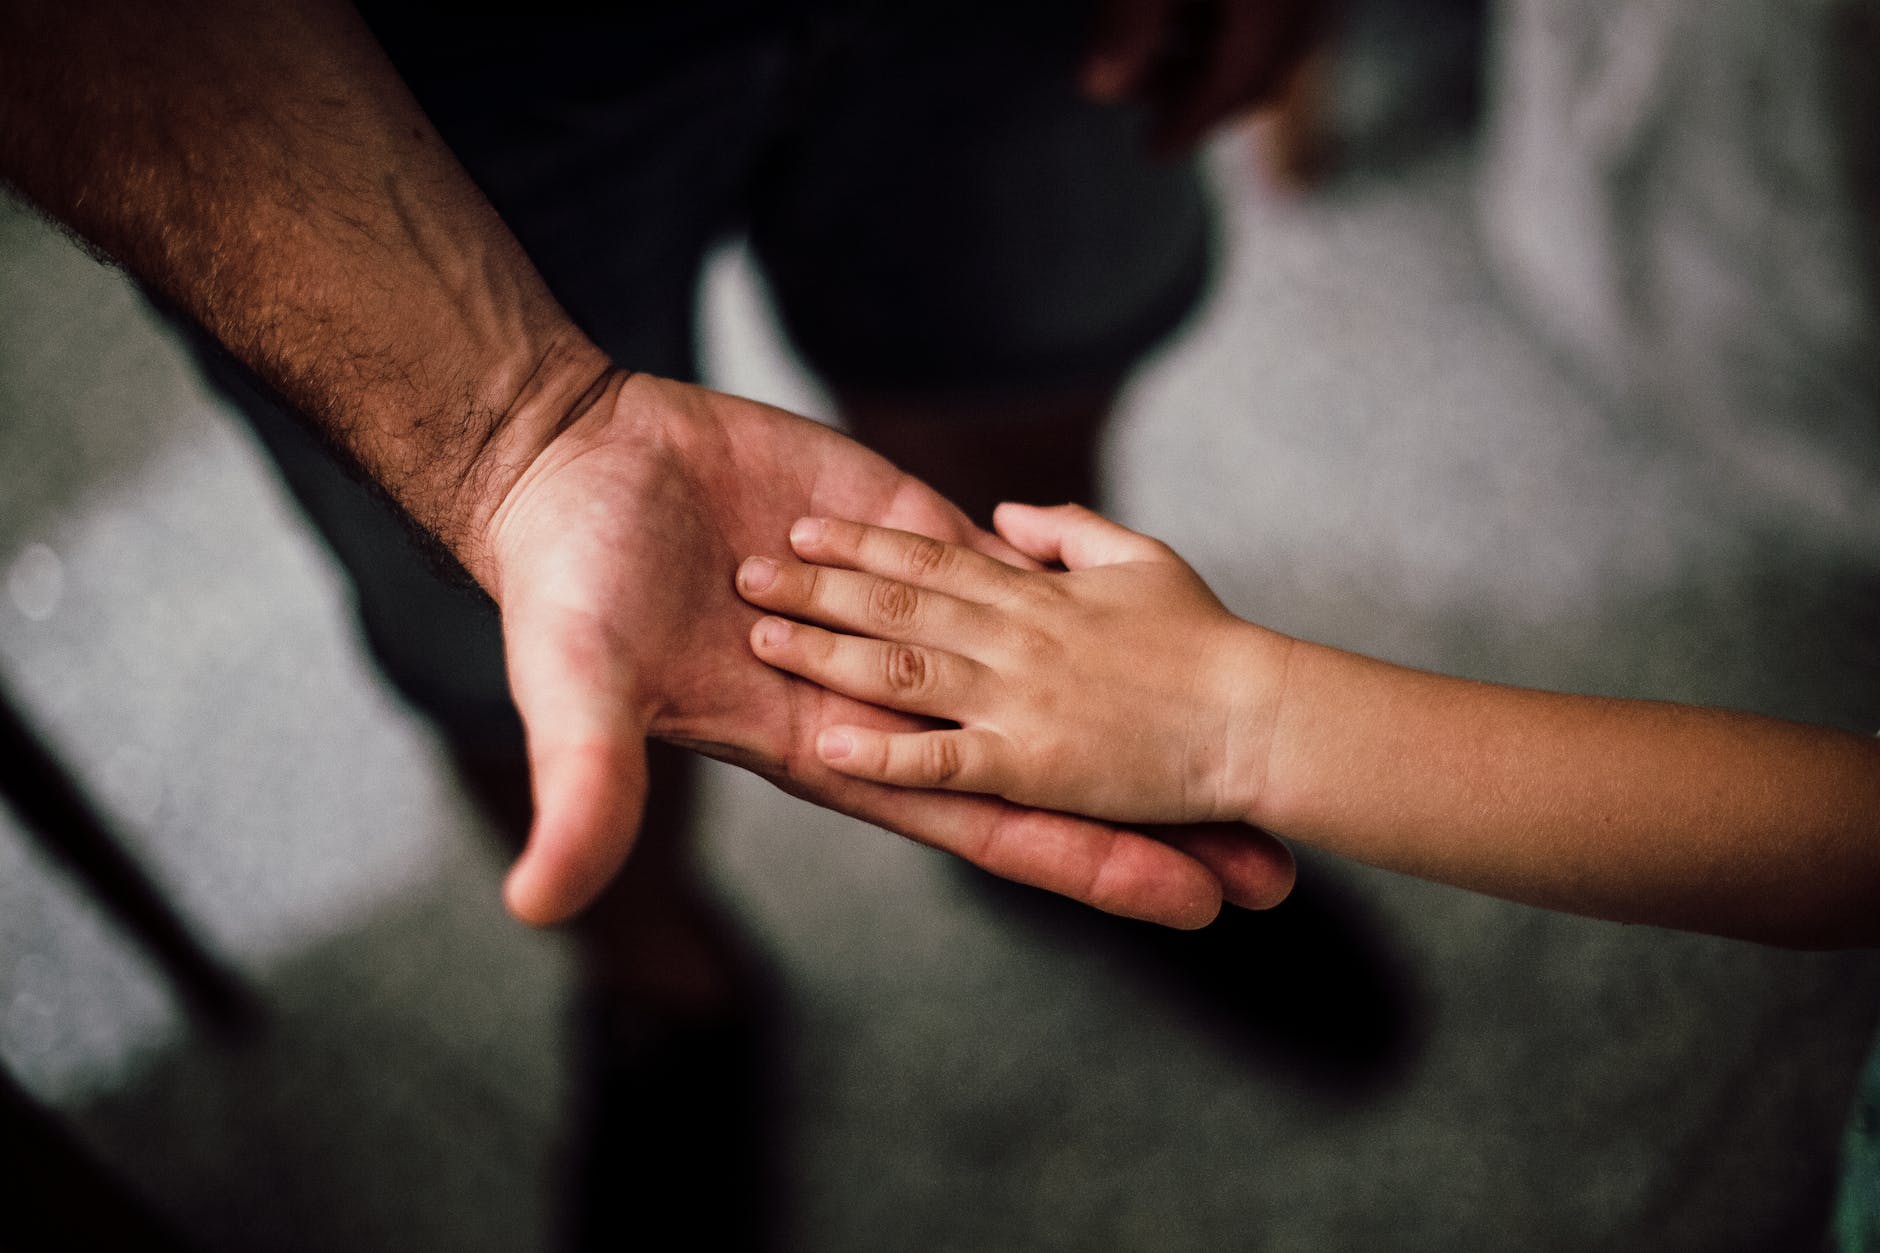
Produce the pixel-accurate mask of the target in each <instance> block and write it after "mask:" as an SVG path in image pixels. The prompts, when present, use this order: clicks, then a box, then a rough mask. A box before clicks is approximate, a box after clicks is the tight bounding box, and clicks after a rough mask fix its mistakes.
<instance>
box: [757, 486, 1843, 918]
mask: <svg viewBox="0 0 1880 1253" xmlns="http://www.w3.org/2000/svg"><path fill="white" fill-rule="evenodd" d="M995 525H996V527H997V529H998V531H999V533H1000V534H1001V535H1002V536H1004V538H1005V539H1007V540H1008V541H1010V542H1011V543H1012V545H1013V546H1014V547H1016V548H1017V549H1019V550H1020V551H1021V552H1024V553H1026V554H1027V555H1028V556H1030V557H1032V558H1034V559H1036V560H1038V561H1040V562H1056V563H1061V565H1062V566H1063V567H1065V569H1064V570H1063V571H1062V572H1055V573H1053V572H1046V571H1023V570H1017V569H1013V568H1010V567H1008V566H1004V565H1002V564H1000V563H998V562H994V561H990V560H987V559H985V558H984V557H982V556H979V555H977V554H974V553H972V552H970V551H968V550H965V549H962V548H958V547H950V546H947V545H944V544H938V543H934V542H933V541H931V540H928V539H924V538H921V537H918V536H913V535H908V534H901V533H895V532H891V531H883V530H880V529H877V528H874V527H869V526H863V525H859V524H856V523H853V522H846V521H837V520H832V519H825V518H814V519H805V520H804V521H802V522H800V523H799V524H798V525H797V526H796V527H794V528H793V529H792V531H791V541H792V545H793V548H794V550H795V553H796V555H797V557H798V558H799V559H800V560H799V561H796V562H776V561H766V560H749V561H746V562H745V564H744V566H743V568H742V569H741V571H740V577H739V587H740V590H741V591H742V593H743V594H744V596H745V597H746V598H747V599H748V600H750V601H751V602H752V603H753V604H756V605H758V606H760V607H762V608H765V609H768V610H770V611H772V613H773V615H775V616H773V617H770V618H766V619H764V620H762V621H760V622H759V623H758V624H757V625H756V626H755V627H754V628H753V630H752V633H751V647H752V649H753V651H754V652H755V653H756V654H757V655H758V656H760V657H762V658H763V659H764V660H765V661H767V662H769V663H770V664H771V665H773V666H777V667H779V668H781V669H784V670H787V671H789V672H790V673H793V674H797V675H801V676H802V677H804V678H808V679H813V680H816V681H817V682H819V683H823V684H825V685H827V686H828V687H830V688H831V689H833V690H836V691H840V692H843V693H846V694H848V695H851V696H854V697H857V698H859V699H862V700H867V701H871V702H874V703H876V704H879V705H884V706H887V707H889V708H893V709H902V710H908V711H910V712H917V713H920V714H923V715H925V716H927V717H930V718H936V719H946V720H951V721H954V722H957V723H958V724H959V725H958V727H957V728H945V727H941V728H937V729H929V730H924V731H918V732H907V731H902V732H887V731H883V730H882V729H881V728H879V727H874V726H855V727H848V726H841V727H831V728H829V729H827V730H825V731H823V732H822V733H821V735H820V736H819V737H818V739H817V741H816V748H817V751H818V752H819V753H820V754H821V756H822V758H823V760H824V761H825V762H827V763H828V764H829V765H830V766H831V767H833V768H834V769H837V770H841V771H844V772H847V773H851V774H853V775H855V776H857V777H859V778H867V779H872V780H878V781H883V782H892V783H899V784H904V785H907V786H918V787H934V788H946V789H962V790H967V791H984V792H991V793H996V794H998V795H1002V796H1006V797H1010V798H1014V799H1019V800H1023V801H1025V802H1027V803H1030V804H1036V805H1041V806H1047V807H1052V808H1059V809H1071V810H1075V811H1077V812H1081V813H1088V814H1092V815H1099V816H1105V817H1111V818H1122V819H1127V820H1129V821H1138V822H1154V821H1162V822H1180V821H1188V820H1193V819H1215V820H1218V819H1222V818H1226V817H1230V816H1233V817H1239V818H1241V819H1242V820H1244V821H1245V822H1246V823H1248V824H1251V825H1249V826H1247V827H1243V828H1241V829H1242V830H1243V831H1245V832H1248V833H1249V838H1252V833H1253V831H1254V828H1255V827H1256V826H1257V827H1259V828H1263V829H1265V830H1268V831H1272V832H1274V833H1276V834H1278V835H1280V836H1283V837H1285V838H1288V839H1293V840H1300V841H1304V842H1307V843H1310V844H1314V845H1317V846H1320V847H1322V848H1325V849H1327V850H1330V851H1333V852H1337V853H1340V854H1343V855H1345V856H1349V857H1352V858H1355V859H1358V860H1361V861H1365V862H1369V863H1371V864H1373V865H1377V866H1382V867H1385V868H1387V869H1392V870H1397V871H1401V872H1403V873H1407V874H1414V875H1418V876H1420V877H1424V878H1429V879H1434V880H1437V881H1440V882H1445V883H1451V884H1455V885H1458V886H1462V887H1467V888H1472V889H1474V890H1477V891H1482V892H1487V893H1491V894H1494V895H1497V896H1502V897H1506V898H1508V899H1511V900H1517V901H1523V902H1527V903H1530V904H1535V905H1541V906H1545V907H1548V908H1553V909H1560V910H1567V911H1570V912H1575V913H1582V914H1589V915H1593V916H1596V917H1602V918H1610V919H1614V920H1617V921H1624V922H1648V923H1655V924H1659V925H1664V926H1674V927H1681V928H1685V929H1689V930H1698V931H1708V932H1714V933H1718V934H1723V935H1730V936H1737V937H1741V938H1747V939H1754V940H1761V941H1766V942H1773V943H1781V944H1790V945H1797V946H1804V947H1836V946H1850V945H1872V944H1875V943H1880V743H1876V742H1875V741H1874V740H1871V739H1866V738H1863V737H1859V736H1854V735H1849V734H1847V733H1845V732H1840V731H1833V730H1828V729H1825V728H1820V727H1811V726H1803V725H1800V724H1796V723H1791V722H1784V721H1780V720H1777V719H1773V718H1763V717H1758V716H1754V715H1750V714H1741V713H1733V712H1728V711H1723V710H1716V709H1703V708H1696V707H1692V706H1681V705H1671V704H1663V703H1658V702H1651V701H1623V700H1608V699H1597V698H1592V697H1582V696H1571V695H1562V694H1557V693H1549V692H1536V691H1529V690H1526V689H1520V688H1513V687H1504V686H1498V685H1493V684H1486V683H1475V682H1470V681H1468V680H1463V679H1454V678H1448V677H1445V676H1441V675H1433V674H1427V673H1423V672H1420V671H1414V670H1409V669H1406V668H1404V667H1400V666H1393V665H1389V664H1387V663H1384V662H1381V661H1376V660H1373V659H1371V658H1367V657H1361V656H1357V655H1355V654H1351V653H1344V652H1340V651H1338V650H1336V649H1330V648H1324V647H1321V646H1318V645H1315V644H1310V643H1307V642H1304V641H1297V640H1291V639H1288V638H1287V637H1284V636H1281V635H1278V634H1276V633H1274V632H1271V631H1267V630H1264V629H1263V628H1260V627H1258V626H1255V625H1253V624H1251V623H1247V622H1243V621H1241V620H1239V619H1237V618H1235V617H1234V616H1233V615H1232V614H1230V613H1229V612H1228V611H1227V610H1226V609H1225V608H1223V607H1222V606H1221V604H1220V602H1219V601H1218V600H1216V599H1215V598H1214V596H1213V594H1212V593H1210V592H1209V591H1208V589H1207V588H1206V586H1205V585H1204V584H1203V583H1202V582H1201V580H1200V579H1199V578H1198V577H1197V576H1196V575H1195V574H1194V572H1193V571H1192V570H1190V569H1189V568H1188V567H1187V566H1186V565H1185V564H1184V563H1183V562H1182V561H1181V560H1180V559H1179V558H1178V557H1176V556H1175V554H1174V553H1172V552H1171V551H1169V550H1168V549H1167V548H1166V547H1165V546H1163V545H1162V544H1159V543H1157V542H1156V541H1154V540H1151V539H1148V538H1147V537H1145V536H1141V535H1137V534H1136V533H1134V532H1132V531H1129V530H1127V529H1125V528H1123V527H1120V526H1118V525H1116V524H1115V523H1113V522H1109V521H1106V520H1105V519H1103V518H1100V517H1098V516H1096V515H1095V514H1092V513H1090V512H1089V511H1088V510H1085V509H1082V508H1080V507H1077V506H1063V507H1060V508H1056V509H1038V508H1033V507H1030V506H1022V505H1002V506H1000V508H999V510H998V512H997V513H996V515H995Z"/></svg>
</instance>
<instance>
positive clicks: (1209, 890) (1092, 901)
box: [777, 763, 1221, 930]
mask: <svg viewBox="0 0 1880 1253" xmlns="http://www.w3.org/2000/svg"><path fill="white" fill-rule="evenodd" d="M818 765H820V763H818ZM821 771H822V773H821V775H820V777H819V776H817V775H814V774H809V775H803V776H799V777H796V778H789V779H779V780H777V782H778V784H779V786H782V787H784V788H785V789H786V790H788V791H791V792H794V793H796V794H797V795H800V796H804V797H805V798H807V799H809V800H813V801H815V802H816V803H817V804H820V805H826V806H829V807H831V808H834V809H838V810H840V811H842V812H843V813H846V814H850V815H852V816H854V817H857V818H861V819H863V820H864V821H867V822H872V823H874V824H876V825H877V826H880V827H884V828H886V829H887V830H889V831H893V832H896V833H897V834H900V835H903V836H906V837H907V838H909V839H912V840H915V841H918V842H919V843H922V844H926V845H928V846H930V847H933V848H938V849H942V850H944V851H946V852H949V853H953V854H955V855H957V856H960V857H963V858H965V859H966V860H967V861H970V862H972V863H973V864H974V865H976V866H979V867H980V868H981V869H983V870H987V871H990V872H991V873H993V874H996V875H999V876H1001V877H1002V878H1006V879H1011V880H1013V881H1014V882H1017V883H1025V884H1029V885H1031V886H1032V887H1038V888H1043V889H1045V890H1046V891H1049V892H1056V893H1058V894H1059V895H1062V896H1068V897H1070V898H1071V899H1072V900H1077V901H1081V902H1083V903H1084V904H1086V905H1091V906H1094V907H1095V908H1097V909H1101V910H1103V911H1104V912H1106V913H1112V914H1120V915H1122V916H1124V917H1127V918H1140V919H1143V920H1144V921H1147V922H1156V923H1161V924H1162V925H1164V926H1170V927H1179V928H1182V929H1184V930H1192V929H1193V928H1196V927H1204V926H1206V925H1207V924H1208V923H1210V922H1212V921H1213V920H1214V918H1215V915H1217V914H1218V913H1220V909H1221V885H1220V882H1219V881H1218V880H1217V879H1216V878H1215V876H1214V873H1213V872H1212V871H1211V870H1209V869H1208V868H1207V867H1206V866H1204V865H1202V864H1201V863H1200V862H1199V861H1197V860H1195V859H1194V858H1193V857H1191V856H1189V855H1188V854H1187V853H1184V852H1182V851H1181V850H1179V849H1177V848H1175V847H1173V846H1172V845H1169V844H1166V843H1164V842H1162V841H1161V840H1157V839H1151V838H1150V837H1148V836H1146V835H1143V834H1142V833H1141V832H1137V831H1128V830H1122V829H1119V828H1116V827H1112V826H1109V825H1108V824H1106V823H1100V822H1094V821H1092V820H1090V819H1087V818H1078V817H1073V816H1071V815H1069V814H1060V813H1053V812H1050V811H1048V810H1041V809H1027V808H1024V807H1022V806H1018V805H1013V804H1010V803H1009V802H1007V801H1002V800H999V799H998V798H996V797H992V796H975V795H969V794H966V793H962V792H939V791H918V790H913V789H909V788H900V787H893V786H889V785H886V784H880V783H875V782H871V781H868V780H863V779H857V778H850V777H845V776H843V775H839V774H835V773H833V772H831V771H829V770H828V767H827V766H821Z"/></svg>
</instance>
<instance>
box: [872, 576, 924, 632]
mask: <svg viewBox="0 0 1880 1253" xmlns="http://www.w3.org/2000/svg"><path fill="white" fill-rule="evenodd" d="M919 613H920V593H919V592H917V591H915V590H914V589H913V588H911V587H909V586H908V585H907V584H905V583H893V582H889V581H887V580H885V579H884V580H881V581H880V582H877V583H876V584H875V585H874V586H873V587H871V588H869V590H868V620H869V621H870V622H871V623H873V624H874V625H876V626H880V627H886V628H889V629H902V628H906V627H908V626H911V625H912V624H913V622H914V619H915V617H916V616H917V615H918V614H919Z"/></svg>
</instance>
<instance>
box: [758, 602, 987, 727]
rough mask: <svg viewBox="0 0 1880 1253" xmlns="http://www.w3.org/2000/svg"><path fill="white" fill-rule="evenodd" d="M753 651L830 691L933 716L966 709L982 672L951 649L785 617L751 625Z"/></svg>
mask: <svg viewBox="0 0 1880 1253" xmlns="http://www.w3.org/2000/svg"><path fill="white" fill-rule="evenodd" d="M751 651H753V652H755V653H756V654H757V655H758V657H759V658H761V659H762V660H763V661H764V662H766V663H767V664H769V665H773V666H775V667H777V669H779V670H787V671H789V672H790V673H791V674H794V675H798V676H800V677H802V678H805V679H808V680H809V681H810V682H812V683H817V684H820V685H822V686H823V687H826V688H828V689H829V690H830V691H833V692H840V693H842V695H844V696H852V697H854V698H855V699H856V700H865V701H867V702H868V703H869V704H871V705H883V706H885V707H887V708H889V709H899V710H902V711H904V712H906V713H915V714H928V715H930V716H933V717H937V718H954V719H957V718H959V717H960V716H961V714H962V713H963V712H965V710H966V708H967V706H968V705H969V703H970V700H971V695H972V693H973V691H974V689H975V688H976V687H977V686H978V680H979V677H980V672H981V667H980V666H979V664H978V663H977V662H972V661H968V660H966V659H965V658H964V657H959V656H956V655H954V654H953V653H947V652H940V651H938V650H936V649H929V648H922V647H920V646H919V645H915V644H898V643H887V642H884V641H882V640H870V639H858V638H857V637H855V636H853V635H837V634H836V633H835V632H833V631H825V630H823V629H822V628H820V627H813V626H805V625H803V624H802V623H800V622H791V621H789V620H788V619H785V618H762V619H759V620H758V622H757V625H755V626H753V627H752V628H751Z"/></svg>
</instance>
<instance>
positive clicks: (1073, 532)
mask: <svg viewBox="0 0 1880 1253" xmlns="http://www.w3.org/2000/svg"><path fill="white" fill-rule="evenodd" d="M992 525H993V528H994V529H995V530H997V531H998V533H999V534H1000V535H1002V536H1004V537H1005V540H1006V542H1007V543H1009V544H1011V546H1012V547H1014V548H1016V549H1018V551H1020V552H1022V553H1024V554H1025V555H1026V556H1027V557H1031V558H1033V559H1034V560H1037V561H1046V562H1049V561H1055V562H1058V563H1059V564H1061V565H1063V566H1064V567H1065V568H1066V569H1068V570H1082V569H1085V568H1086V567H1089V566H1113V565H1117V564H1120V563H1122V562H1125V561H1163V560H1166V559H1168V558H1169V557H1170V556H1171V555H1172V554H1171V553H1170V551H1169V548H1168V546H1167V545H1166V544H1164V543H1162V542H1161V541H1160V540H1154V539H1150V538H1149V537H1148V536H1147V535H1142V534H1139V533H1137V532H1135V531H1132V530H1130V529H1129V528H1128V527H1126V526H1124V525H1122V524H1121V523H1118V522H1112V521H1110V520H1109V519H1108V518H1106V517H1104V516H1103V515H1101V514H1098V513H1092V512H1091V511H1090V510H1088V509H1086V508H1084V507H1083V506H1082V505H1054V506H1050V507H1044V506H1039V505H1020V504H1012V503H1007V504H1003V505H1000V506H999V507H998V508H997V509H995V510H994V511H993V513H992Z"/></svg>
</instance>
